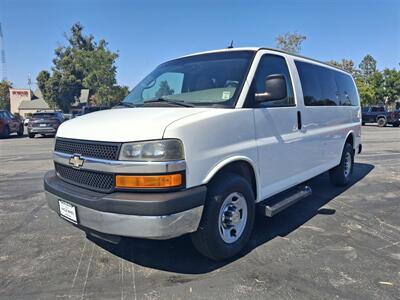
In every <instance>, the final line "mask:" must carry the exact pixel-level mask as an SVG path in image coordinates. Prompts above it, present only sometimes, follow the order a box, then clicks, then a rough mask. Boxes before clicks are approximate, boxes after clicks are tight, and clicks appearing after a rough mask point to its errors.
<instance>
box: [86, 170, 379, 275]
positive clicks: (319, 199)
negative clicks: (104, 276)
mask: <svg viewBox="0 0 400 300" xmlns="http://www.w3.org/2000/svg"><path fill="white" fill-rule="evenodd" d="M373 169H374V166H373V165H370V164H363V163H356V164H355V165H354V174H353V180H352V182H351V184H350V185H349V186H347V187H343V188H341V187H334V186H333V185H332V184H331V183H330V181H329V176H328V174H327V173H324V174H322V175H319V176H317V177H315V178H313V179H311V180H309V181H307V184H308V185H310V186H311V188H312V189H313V194H312V195H311V196H310V197H308V198H305V199H304V200H301V201H299V202H298V203H296V204H294V205H293V206H291V207H289V208H287V209H286V210H285V211H283V212H281V213H279V214H278V215H276V216H274V217H273V218H267V217H263V216H257V219H256V223H255V226H254V231H253V235H252V237H251V239H250V241H249V243H248V246H247V248H246V249H245V251H243V253H242V254H241V256H239V257H236V258H234V259H231V260H227V261H223V262H215V261H211V260H209V259H207V258H205V257H203V256H201V255H200V254H199V253H198V252H197V251H196V250H195V249H194V247H193V246H192V244H191V241H190V237H189V236H188V235H185V236H182V237H179V238H176V239H172V240H165V241H157V240H145V239H134V238H122V239H121V242H120V243H119V244H112V243H109V242H106V241H103V240H101V239H98V238H95V237H91V236H89V239H90V240H92V241H93V242H94V243H96V244H97V245H98V246H100V247H102V248H103V249H105V250H107V251H109V252H111V253H113V254H114V255H117V256H119V257H121V258H123V259H125V260H127V261H130V262H133V263H135V264H138V265H142V266H145V267H149V268H154V269H159V270H163V271H168V272H175V273H182V274H203V273H208V272H211V271H213V270H215V269H217V268H220V267H222V266H224V265H226V264H229V263H231V262H233V261H235V260H237V259H239V258H240V257H242V256H244V255H246V254H248V253H249V252H251V251H252V250H253V249H255V248H256V247H258V246H259V245H262V244H264V243H266V242H268V241H270V240H272V239H274V238H275V237H278V236H279V237H284V236H286V235H288V234H289V233H291V232H293V231H294V230H296V229H297V228H298V227H300V226H301V225H303V224H304V223H306V222H307V221H309V220H310V219H312V218H313V217H314V216H316V215H318V214H319V215H325V216H326V218H329V217H330V215H333V214H335V210H334V209H328V208H322V207H323V206H324V205H325V204H327V203H329V201H331V200H332V199H334V198H335V197H337V196H338V195H340V194H341V193H343V192H344V191H346V190H347V189H349V188H350V187H351V186H352V185H354V184H355V183H357V182H358V181H360V180H362V179H363V178H364V177H365V176H367V175H368V174H369V173H370V172H371V171H372V170H373Z"/></svg>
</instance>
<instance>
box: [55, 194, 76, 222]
mask: <svg viewBox="0 0 400 300" xmlns="http://www.w3.org/2000/svg"><path fill="white" fill-rule="evenodd" d="M58 205H59V207H60V216H61V217H62V218H64V219H66V220H67V221H70V222H72V223H75V224H78V216H77V213H76V207H75V206H73V205H72V204H69V203H68V202H64V201H61V200H58Z"/></svg>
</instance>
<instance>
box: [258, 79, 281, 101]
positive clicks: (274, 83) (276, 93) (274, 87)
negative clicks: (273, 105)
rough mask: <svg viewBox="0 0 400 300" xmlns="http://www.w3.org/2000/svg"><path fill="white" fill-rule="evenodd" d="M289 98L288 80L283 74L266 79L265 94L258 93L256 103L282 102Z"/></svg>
mask: <svg viewBox="0 0 400 300" xmlns="http://www.w3.org/2000/svg"><path fill="white" fill-rule="evenodd" d="M286 97H287V90H286V79H285V76H283V75H282V74H273V75H269V76H267V77H266V78H265V92H264V93H256V94H255V95H254V98H255V100H256V102H258V103H260V102H267V101H276V100H282V99H284V98H286Z"/></svg>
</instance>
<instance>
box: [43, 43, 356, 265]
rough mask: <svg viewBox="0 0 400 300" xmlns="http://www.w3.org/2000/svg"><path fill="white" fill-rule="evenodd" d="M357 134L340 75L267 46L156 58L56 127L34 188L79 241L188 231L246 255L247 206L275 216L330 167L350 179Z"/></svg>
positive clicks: (350, 87)
mask: <svg viewBox="0 0 400 300" xmlns="http://www.w3.org/2000/svg"><path fill="white" fill-rule="evenodd" d="M360 139H361V110H360V102H359V96H358V93H357V90H356V87H355V84H354V80H353V78H352V77H351V75H350V74H348V73H346V72H345V71H343V70H340V69H337V68H335V67H333V66H329V65H326V64H324V63H321V62H318V61H315V60H312V59H307V58H304V57H301V56H296V55H291V54H288V53H285V52H282V51H277V50H273V49H268V48H237V49H223V50H218V51H211V52H205V53H199V54H193V55H189V56H185V57H181V58H178V59H174V60H171V61H168V62H166V63H163V64H161V65H160V66H158V67H157V68H156V69H155V70H154V71H153V72H151V73H150V74H149V75H148V76H146V77H145V78H144V79H143V80H142V81H141V82H140V83H139V84H138V85H137V86H136V87H135V88H134V89H133V90H132V91H131V92H130V94H129V95H128V96H127V97H126V98H125V99H124V100H123V101H122V102H121V103H120V104H119V105H118V106H117V107H115V108H114V109H111V110H106V111H99V112H95V113H92V114H88V115H84V116H82V117H79V118H76V119H73V120H71V121H68V122H65V123H63V124H62V125H61V126H60V127H59V129H58V132H57V137H56V141H55V148H54V170H52V171H50V172H48V173H47V174H46V175H45V178H44V185H45V190H46V192H47V193H46V194H47V200H48V204H49V206H50V208H51V209H53V210H54V211H55V212H57V214H59V216H60V217H62V218H63V219H65V220H67V221H69V222H71V223H73V224H75V225H76V226H77V227H79V228H81V229H83V230H85V231H86V232H87V233H89V234H93V235H95V236H97V237H100V238H104V239H108V240H113V239H112V237H116V236H126V237H138V238H147V239H169V238H173V237H177V236H181V235H184V234H188V233H189V234H190V235H191V238H192V240H193V243H194V246H195V247H196V249H197V250H199V251H200V252H201V253H202V254H203V255H205V256H207V257H209V258H211V259H214V260H223V259H227V258H229V257H232V256H234V255H236V254H238V253H239V252H240V251H241V250H242V249H243V248H244V246H245V245H246V242H247V241H248V240H249V237H250V234H251V232H252V228H253V224H254V217H255V213H256V211H258V210H259V211H261V212H262V213H263V214H264V215H266V216H273V215H275V214H276V213H278V212H280V211H282V210H283V209H285V208H286V207H288V206H290V205H291V204H293V203H295V202H296V201H298V200H299V199H301V198H304V197H305V196H307V195H309V194H310V193H311V189H310V188H309V187H307V186H305V185H303V184H302V183H303V182H305V181H307V180H308V179H310V178H312V177H314V176H316V175H319V174H321V173H323V172H326V171H329V174H330V178H331V180H332V182H333V183H334V184H336V185H346V184H348V183H349V181H350V178H351V175H352V171H353V163H354V155H355V153H359V152H361V143H360ZM266 230H268V228H266ZM114 241H115V240H114Z"/></svg>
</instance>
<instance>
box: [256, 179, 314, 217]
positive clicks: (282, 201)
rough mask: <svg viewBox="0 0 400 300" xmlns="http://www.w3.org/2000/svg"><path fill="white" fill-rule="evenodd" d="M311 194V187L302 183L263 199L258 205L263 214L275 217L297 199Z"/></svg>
mask: <svg viewBox="0 0 400 300" xmlns="http://www.w3.org/2000/svg"><path fill="white" fill-rule="evenodd" d="M311 194H312V190H311V188H310V187H309V186H307V185H302V186H298V187H296V188H294V189H291V190H289V191H286V192H283V193H280V194H278V195H276V196H273V197H271V198H268V199H266V200H264V201H261V202H260V203H259V204H258V206H259V208H260V210H261V213H262V214H263V215H265V216H267V217H273V216H274V215H276V214H277V213H279V212H281V211H282V210H284V209H285V208H288V207H289V206H291V205H293V204H295V203H296V202H297V201H299V200H301V199H304V198H306V197H308V196H310V195H311Z"/></svg>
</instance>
